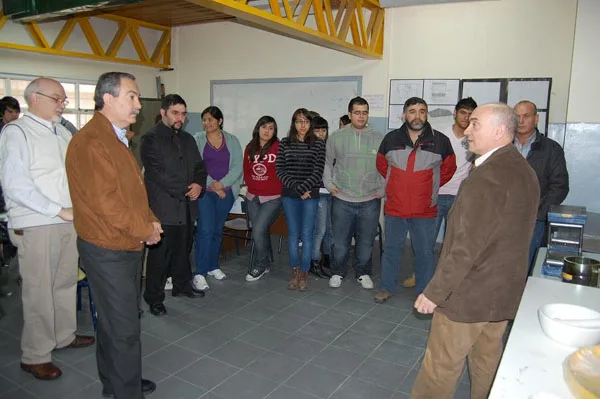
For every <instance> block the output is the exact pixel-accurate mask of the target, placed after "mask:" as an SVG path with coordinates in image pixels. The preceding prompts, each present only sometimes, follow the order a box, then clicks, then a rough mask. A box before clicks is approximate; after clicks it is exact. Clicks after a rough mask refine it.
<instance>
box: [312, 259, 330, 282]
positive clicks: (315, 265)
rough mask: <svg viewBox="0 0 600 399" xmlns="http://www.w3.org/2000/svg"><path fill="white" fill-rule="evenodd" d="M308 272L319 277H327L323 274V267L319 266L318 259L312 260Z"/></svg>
mask: <svg viewBox="0 0 600 399" xmlns="http://www.w3.org/2000/svg"><path fill="white" fill-rule="evenodd" d="M308 272H309V273H310V274H312V275H314V276H317V277H318V278H327V277H326V276H325V275H323V274H321V267H320V266H319V261H318V260H312V261H310V269H309V270H308Z"/></svg>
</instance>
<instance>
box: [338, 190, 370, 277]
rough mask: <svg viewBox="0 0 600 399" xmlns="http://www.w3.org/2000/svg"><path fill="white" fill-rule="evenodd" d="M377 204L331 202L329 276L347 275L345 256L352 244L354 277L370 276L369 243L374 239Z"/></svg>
mask: <svg viewBox="0 0 600 399" xmlns="http://www.w3.org/2000/svg"><path fill="white" fill-rule="evenodd" d="M380 210H381V200H380V199H372V200H369V201H365V202H348V201H344V200H341V199H339V198H333V202H332V204H331V222H332V226H333V248H332V252H333V263H332V267H331V273H332V274H337V275H338V276H342V277H345V276H346V274H347V273H348V266H347V262H348V254H349V253H350V246H351V245H352V236H354V241H355V251H354V273H355V275H356V277H360V276H363V275H365V274H366V275H369V276H370V275H371V271H372V269H373V262H372V259H371V258H372V255H373V241H375V236H376V235H377V226H378V225H379V212H380Z"/></svg>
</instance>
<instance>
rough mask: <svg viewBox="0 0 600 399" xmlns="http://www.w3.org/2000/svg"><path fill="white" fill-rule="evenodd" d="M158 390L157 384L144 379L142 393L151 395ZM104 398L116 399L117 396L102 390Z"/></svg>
mask: <svg viewBox="0 0 600 399" xmlns="http://www.w3.org/2000/svg"><path fill="white" fill-rule="evenodd" d="M155 390H156V384H155V383H153V382H152V381H150V380H145V379H143V378H142V393H143V394H146V395H147V394H150V393H152V392H154V391H155ZM102 397H103V398H114V397H115V395H114V394H113V393H110V392H107V391H105V390H104V389H103V390H102Z"/></svg>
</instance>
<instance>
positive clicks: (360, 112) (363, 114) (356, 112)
mask: <svg viewBox="0 0 600 399" xmlns="http://www.w3.org/2000/svg"><path fill="white" fill-rule="evenodd" d="M352 115H354V116H361V115H362V116H369V111H352Z"/></svg>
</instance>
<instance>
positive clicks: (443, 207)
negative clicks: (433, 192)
mask: <svg viewBox="0 0 600 399" xmlns="http://www.w3.org/2000/svg"><path fill="white" fill-rule="evenodd" d="M455 199H456V196H455V195H448V194H440V195H438V203H437V206H438V214H437V217H436V218H435V235H434V238H435V239H437V236H438V234H439V233H440V227H441V226H442V220H444V221H445V222H446V224H445V225H444V235H443V236H442V238H443V237H445V236H446V227H447V226H448V214H449V213H450V208H452V205H453V204H454V200H455Z"/></svg>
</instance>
